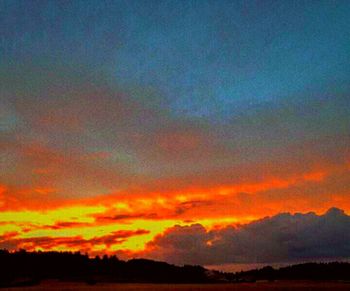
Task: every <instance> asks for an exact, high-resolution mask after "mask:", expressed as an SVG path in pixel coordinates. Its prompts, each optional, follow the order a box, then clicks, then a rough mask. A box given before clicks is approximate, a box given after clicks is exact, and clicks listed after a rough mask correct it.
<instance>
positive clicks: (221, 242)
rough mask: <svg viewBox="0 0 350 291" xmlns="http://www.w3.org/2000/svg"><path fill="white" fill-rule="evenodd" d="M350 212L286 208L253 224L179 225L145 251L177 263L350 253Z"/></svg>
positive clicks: (290, 259)
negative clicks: (303, 211)
mask: <svg viewBox="0 0 350 291" xmlns="http://www.w3.org/2000/svg"><path fill="white" fill-rule="evenodd" d="M349 241H350V216H349V215H347V214H346V213H345V212H344V211H343V210H340V209H338V208H331V209H329V210H328V211H327V212H326V213H325V214H323V215H316V214H315V213H313V212H310V213H307V214H300V213H296V214H294V215H292V214H290V213H282V214H278V215H276V216H273V217H266V218H263V219H261V220H257V221H254V222H252V223H249V224H245V225H240V226H236V227H233V226H227V227H225V228H221V229H213V230H206V229H205V228H204V227H203V226H202V225H200V224H193V225H191V226H179V225H176V226H174V227H172V228H169V229H167V230H166V231H165V232H164V233H163V234H161V235H158V236H157V237H155V239H154V240H153V241H151V242H150V243H148V245H147V250H146V251H145V252H143V253H142V254H139V255H140V256H147V257H150V258H154V259H159V260H165V261H168V262H171V263H175V264H202V265H210V264H217V265H218V264H228V263H249V264H251V263H273V262H294V261H296V262H297V261H306V260H321V259H339V258H350V245H349Z"/></svg>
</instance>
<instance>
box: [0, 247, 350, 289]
mask: <svg viewBox="0 0 350 291" xmlns="http://www.w3.org/2000/svg"><path fill="white" fill-rule="evenodd" d="M46 279H57V280H61V281H75V282H86V283H88V284H95V283H97V282H119V283H123V282H125V283H225V282H254V281H257V280H269V281H274V280H346V281H350V263H339V262H333V263H307V264H299V265H292V266H289V267H283V268H279V269H274V268H272V267H270V266H267V267H264V268H262V269H255V270H250V271H244V272H237V273H224V272H218V271H209V270H207V269H205V268H203V267H201V266H189V265H185V266H182V267H180V266H175V265H171V264H168V263H165V262H157V261H152V260H146V259H132V260H129V261H123V260H119V259H118V258H117V257H116V256H103V257H102V258H101V257H98V256H97V257H95V258H89V257H88V255H83V254H81V253H79V252H77V253H72V252H40V251H39V252H27V251H25V250H20V251H17V252H8V251H7V250H0V287H7V286H20V285H35V284H38V283H40V281H42V280H46Z"/></svg>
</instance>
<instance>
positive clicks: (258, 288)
mask: <svg viewBox="0 0 350 291" xmlns="http://www.w3.org/2000/svg"><path fill="white" fill-rule="evenodd" d="M1 290H8V291H22V290H23V291H31V290H38V291H44V290H47V291H50V290H60V291H80V290H83V291H92V290H101V291H112V290H115V291H121V290H125V291H143V290H145V291H152V290H155V291H175V290H179V291H210V290H214V291H230V290H232V291H249V290H252V291H265V290H273V291H292V290H305V291H306V290H308V291H313V290H315V291H316V290H324V291H326V290H329V291H331V290H344V291H345V290H350V283H346V282H309V281H292V282H287V281H283V282H256V283H234V284H113V283H110V284H108V283H105V284H102V283H101V284H96V285H94V286H89V285H86V284H84V283H62V282H56V281H47V282H42V283H41V284H40V285H38V286H32V287H14V288H3V289H1Z"/></svg>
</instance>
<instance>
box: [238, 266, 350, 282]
mask: <svg viewBox="0 0 350 291" xmlns="http://www.w3.org/2000/svg"><path fill="white" fill-rule="evenodd" d="M234 278H235V280H236V281H257V280H269V281H274V280H332V281H333V280H336V281H349V282H350V263H346V262H330V263H305V264H297V265H292V266H288V267H283V268H279V269H274V268H272V267H270V266H267V267H264V268H261V269H255V270H250V271H244V272H238V273H235V274H234Z"/></svg>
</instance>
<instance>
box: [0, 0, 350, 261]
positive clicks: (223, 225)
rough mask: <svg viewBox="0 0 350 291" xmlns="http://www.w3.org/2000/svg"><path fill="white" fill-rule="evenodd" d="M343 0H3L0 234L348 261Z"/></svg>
mask: <svg viewBox="0 0 350 291" xmlns="http://www.w3.org/2000/svg"><path fill="white" fill-rule="evenodd" d="M349 19H350V1H267V0H266V1H260V0H259V1H223V0H219V1H175V0H174V1H165V0H164V1H150V0H145V1H135V0H131V1H102V0H96V1H87V0H84V1H35V0H29V1H16V0H3V1H0V249H1V248H6V249H9V250H16V249H20V248H22V249H27V250H69V251H81V252H83V253H85V252H86V253H89V254H90V255H91V256H95V255H103V254H117V255H118V256H119V257H121V258H125V259H127V258H132V257H146V258H152V259H156V260H165V261H167V262H170V263H176V264H180V265H181V264H203V265H206V266H209V265H215V266H219V267H220V266H224V265H227V264H229V265H231V264H233V265H234V264H255V263H282V262H292V261H293V262H294V261H308V260H324V259H326V260H328V259H349V258H350V244H349V241H350V95H349V94H350V21H349Z"/></svg>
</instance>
